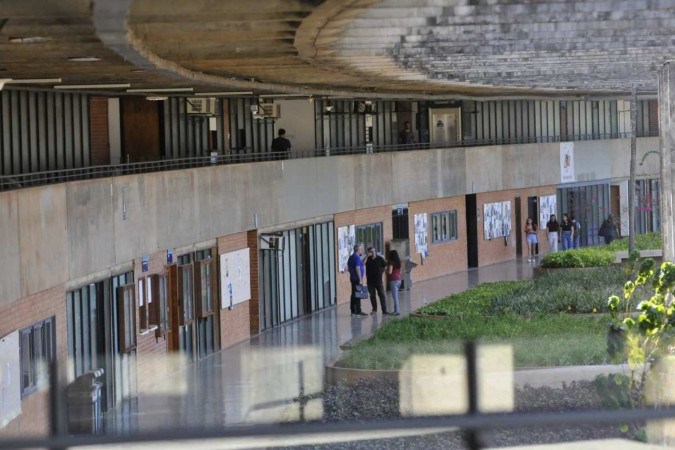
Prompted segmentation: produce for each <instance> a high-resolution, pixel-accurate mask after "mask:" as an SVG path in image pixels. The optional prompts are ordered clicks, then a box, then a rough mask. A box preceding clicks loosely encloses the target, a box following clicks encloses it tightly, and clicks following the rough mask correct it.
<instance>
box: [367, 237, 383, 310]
mask: <svg viewBox="0 0 675 450" xmlns="http://www.w3.org/2000/svg"><path fill="white" fill-rule="evenodd" d="M366 253H367V254H368V257H367V258H366V280H367V283H368V294H370V304H371V306H372V307H373V309H372V311H371V313H370V314H376V313H377V298H376V295H375V293H377V296H379V297H380V306H381V307H382V314H387V297H386V295H385V293H384V285H383V284H382V274H383V273H384V269H386V268H387V262H386V261H385V260H384V258H383V257H381V256H380V255H378V254H377V252H376V251H375V249H374V248H373V247H368V250H367V251H366Z"/></svg>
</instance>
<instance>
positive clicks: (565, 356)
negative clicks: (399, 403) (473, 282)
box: [336, 314, 609, 369]
mask: <svg viewBox="0 0 675 450" xmlns="http://www.w3.org/2000/svg"><path fill="white" fill-rule="evenodd" d="M607 324H608V318H607V317H587V316H574V315H569V314H559V315H550V316H541V317H535V318H532V319H525V318H523V317H519V316H513V315H505V316H498V317H488V318H483V317H478V316H473V317H466V318H464V319H462V320H453V319H450V318H448V319H445V320H429V319H423V318H415V317H410V318H406V319H402V320H396V321H393V322H391V323H389V324H387V325H385V326H384V327H383V328H382V329H381V331H379V332H377V333H376V334H375V336H373V337H372V338H371V339H369V340H367V341H363V342H360V343H359V344H357V345H356V346H355V347H354V348H352V350H351V351H349V353H348V354H347V355H346V356H345V357H344V358H342V359H341V360H340V361H338V363H337V364H336V365H338V366H341V367H352V368H360V369H398V368H400V367H401V365H402V364H403V362H404V361H405V360H406V359H407V358H408V357H409V356H410V355H411V354H413V353H415V354H458V353H461V351H462V345H463V342H464V341H466V340H477V341H479V342H490V343H495V342H496V343H509V344H511V345H512V346H513V351H514V364H515V366H516V367H545V366H565V365H585V364H606V363H608V362H609V357H608V356H607V350H606V339H605V335H606V333H607Z"/></svg>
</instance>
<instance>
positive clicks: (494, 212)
mask: <svg viewBox="0 0 675 450" xmlns="http://www.w3.org/2000/svg"><path fill="white" fill-rule="evenodd" d="M510 234H511V202H510V201H506V202H497V203H485V204H484V205H483V237H484V238H485V239H488V240H489V239H494V238H498V237H505V236H509V235H510Z"/></svg>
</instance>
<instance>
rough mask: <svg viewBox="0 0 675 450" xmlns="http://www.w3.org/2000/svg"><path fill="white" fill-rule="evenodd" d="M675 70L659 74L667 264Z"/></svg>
mask: <svg viewBox="0 0 675 450" xmlns="http://www.w3.org/2000/svg"><path fill="white" fill-rule="evenodd" d="M674 119H675V66H673V65H672V63H670V62H668V63H666V64H664V66H663V67H662V68H661V70H660V71H659V147H660V149H661V241H662V246H663V260H664V261H674V260H675V229H674V228H673V172H675V166H673V161H674V160H675V158H673V152H674V151H675V120H674Z"/></svg>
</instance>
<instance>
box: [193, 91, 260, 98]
mask: <svg viewBox="0 0 675 450" xmlns="http://www.w3.org/2000/svg"><path fill="white" fill-rule="evenodd" d="M195 95H196V96H197V97H234V96H237V95H253V92H197V93H196V94H195Z"/></svg>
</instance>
